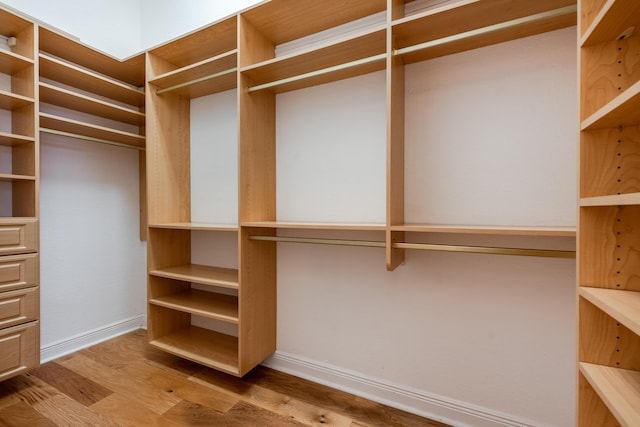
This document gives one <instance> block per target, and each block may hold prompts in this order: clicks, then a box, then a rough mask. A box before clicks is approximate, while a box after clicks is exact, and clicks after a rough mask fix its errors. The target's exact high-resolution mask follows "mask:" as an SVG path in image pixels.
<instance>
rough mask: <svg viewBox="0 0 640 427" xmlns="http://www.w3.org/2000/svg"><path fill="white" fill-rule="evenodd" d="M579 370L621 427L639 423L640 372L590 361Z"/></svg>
mask: <svg viewBox="0 0 640 427" xmlns="http://www.w3.org/2000/svg"><path fill="white" fill-rule="evenodd" d="M580 372H582V374H583V375H584V376H585V378H586V379H587V381H589V383H590V384H591V386H592V387H593V389H594V390H595V391H596V393H597V394H598V396H600V398H601V399H602V401H603V402H604V403H605V405H607V407H608V408H609V410H610V411H611V413H612V414H613V415H614V416H615V417H616V419H617V420H618V422H619V423H620V424H621V425H622V426H623V427H635V426H638V425H640V372H637V371H630V370H625V369H618V368H610V367H608V366H601V365H595V364H591V363H580Z"/></svg>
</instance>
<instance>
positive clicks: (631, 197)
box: [580, 193, 640, 207]
mask: <svg viewBox="0 0 640 427" xmlns="http://www.w3.org/2000/svg"><path fill="white" fill-rule="evenodd" d="M624 205H640V193H629V194H615V195H611V196H596V197H585V198H582V199H580V206H583V207H588V206H624Z"/></svg>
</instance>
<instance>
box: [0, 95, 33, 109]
mask: <svg viewBox="0 0 640 427" xmlns="http://www.w3.org/2000/svg"><path fill="white" fill-rule="evenodd" d="M34 102H35V101H34V99H33V98H29V97H26V96H22V95H18V94H15V93H10V92H5V91H3V90H0V109H3V110H11V111H13V110H17V109H19V108H22V107H26V106H28V105H33V104H34Z"/></svg>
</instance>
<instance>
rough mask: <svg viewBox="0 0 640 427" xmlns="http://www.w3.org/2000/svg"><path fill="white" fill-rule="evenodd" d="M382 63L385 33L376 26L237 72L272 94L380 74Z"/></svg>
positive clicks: (383, 60)
mask: <svg viewBox="0 0 640 427" xmlns="http://www.w3.org/2000/svg"><path fill="white" fill-rule="evenodd" d="M385 60H386V31H385V28H384V26H380V27H378V28H375V29H373V30H369V31H367V32H366V33H364V34H358V35H355V36H350V37H348V38H342V39H340V40H337V41H334V42H332V43H331V44H328V45H323V46H320V47H315V48H313V49H308V50H306V51H304V52H296V53H295V54H290V55H285V56H281V57H277V58H274V59H270V60H267V61H264V62H261V63H258V64H254V65H251V66H248V67H244V68H242V69H241V72H242V73H243V75H245V76H247V77H249V78H250V79H251V80H252V82H253V84H252V87H260V86H263V85H264V86H271V85H273V86H272V87H271V88H270V89H271V90H272V91H273V92H275V93H282V92H286V91H291V90H297V89H302V88H305V87H310V86H315V85H319V84H323V83H329V82H333V81H337V80H342V79H346V78H350V77H356V76H360V75H363V74H368V73H372V72H375V71H380V70H384V68H385V65H386V64H385ZM252 87H250V89H249V90H250V91H251V90H252Z"/></svg>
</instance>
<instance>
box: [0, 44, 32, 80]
mask: <svg viewBox="0 0 640 427" xmlns="http://www.w3.org/2000/svg"><path fill="white" fill-rule="evenodd" d="M29 66H33V60H31V59H29V58H27V57H25V56H22V55H18V54H17V53H13V52H11V51H8V50H4V49H0V73H4V74H14V73H16V72H18V71H20V70H23V69H25V68H27V67H29Z"/></svg>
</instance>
